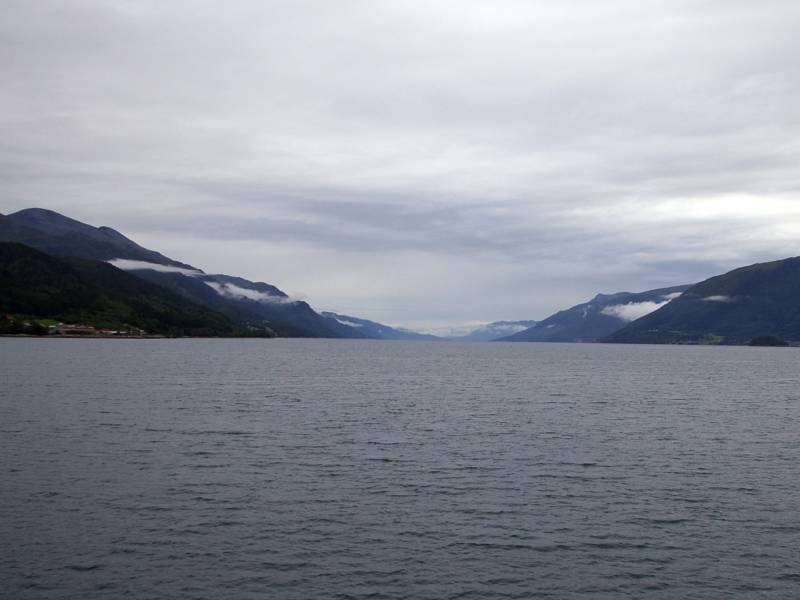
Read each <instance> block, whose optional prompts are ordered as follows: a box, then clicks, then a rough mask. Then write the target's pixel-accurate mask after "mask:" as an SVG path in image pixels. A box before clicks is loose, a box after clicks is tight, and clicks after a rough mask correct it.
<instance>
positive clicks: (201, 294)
mask: <svg viewBox="0 0 800 600" xmlns="http://www.w3.org/2000/svg"><path fill="white" fill-rule="evenodd" d="M128 269H129V270H130V272H131V273H135V274H136V275H138V276H139V277H141V278H142V279H146V280H147V281H150V282H151V283H155V284H157V285H160V286H162V287H165V288H167V289H169V290H172V291H173V292H175V293H178V294H181V295H182V296H184V297H185V298H187V299H189V300H191V301H192V302H196V303H198V304H202V305H203V306H208V307H210V308H213V309H215V310H219V311H220V312H222V313H224V314H225V315H227V316H228V317H229V318H231V319H233V320H234V321H238V322H242V323H248V324H253V325H256V324H262V325H267V326H268V327H269V328H270V329H272V330H273V331H275V332H276V333H277V334H278V335H279V336H281V337H324V338H350V339H360V338H364V337H366V336H364V335H363V334H362V333H361V332H360V331H358V330H357V329H355V328H353V327H348V326H347V325H343V324H341V323H339V322H337V321H335V320H332V319H328V318H326V317H324V316H322V315H320V314H319V313H317V312H316V311H314V309H313V308H311V306H309V305H308V304H307V303H306V302H303V301H300V300H293V299H292V298H290V297H289V296H288V295H287V294H285V293H284V292H282V291H281V290H279V289H278V288H277V287H275V286H273V285H270V284H268V283H261V282H253V281H249V280H247V279H243V278H241V277H232V276H230V275H207V274H205V273H197V274H185V273H178V272H163V271H158V270H155V269H152V268H147V267H146V266H140V265H135V266H133V267H128Z"/></svg>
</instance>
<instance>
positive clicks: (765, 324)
mask: <svg viewBox="0 0 800 600" xmlns="http://www.w3.org/2000/svg"><path fill="white" fill-rule="evenodd" d="M754 339H755V342H760V340H765V339H772V340H773V343H772V344H771V345H776V344H777V343H778V342H779V341H780V340H785V341H791V342H796V343H797V342H800V257H795V258H787V259H784V260H778V261H775V262H769V263H759V264H755V265H750V266H748V267H742V268H740V269H736V270H734V271H730V272H729V273H725V274H724V275H718V276H717V277H712V278H711V279H707V280H706V281H703V282H702V283H698V284H697V285H695V286H692V287H691V288H689V289H688V290H686V292H684V294H683V295H682V296H681V297H680V298H678V299H676V300H674V301H673V302H670V303H669V304H667V305H666V306H664V307H662V308H660V309H659V310H657V311H655V312H653V313H651V314H648V315H647V316H644V317H642V318H641V319H638V320H637V321H634V322H633V323H631V324H630V325H628V326H627V327H625V328H623V329H621V330H619V331H617V332H615V333H614V334H613V335H610V336H609V337H608V338H607V340H606V341H609V342H619V343H647V344H676V343H679V344H680V343H682V344H699V343H718V344H747V343H749V342H751V341H752V340H754Z"/></svg>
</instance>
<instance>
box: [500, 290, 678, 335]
mask: <svg viewBox="0 0 800 600" xmlns="http://www.w3.org/2000/svg"><path fill="white" fill-rule="evenodd" d="M689 287H690V286H688V285H679V286H674V287H668V288H661V289H657V290H650V291H647V292H639V293H632V292H619V293H616V294H598V295H597V296H595V297H594V298H593V299H592V300H590V301H589V302H586V303H584V304H578V305H576V306H573V307H572V308H569V309H567V310H562V311H559V312H557V313H556V314H554V315H552V316H550V317H548V318H546V319H544V320H543V321H540V322H538V323H537V324H536V325H535V326H534V327H531V328H530V329H526V330H524V331H520V332H519V333H515V334H514V335H511V336H508V337H505V338H501V341H507V342H596V341H598V340H602V339H604V338H606V337H608V336H609V335H611V334H612V333H614V332H616V331H618V330H620V329H622V328H623V327H625V326H626V325H627V324H628V323H630V322H631V321H634V320H636V319H638V318H639V317H641V316H643V315H645V314H647V313H649V312H652V311H654V310H657V309H658V308H659V307H661V306H664V305H667V304H668V303H669V302H671V301H674V299H675V298H677V297H678V296H680V295H681V293H683V292H684V291H685V290H687V289H688V288H689Z"/></svg>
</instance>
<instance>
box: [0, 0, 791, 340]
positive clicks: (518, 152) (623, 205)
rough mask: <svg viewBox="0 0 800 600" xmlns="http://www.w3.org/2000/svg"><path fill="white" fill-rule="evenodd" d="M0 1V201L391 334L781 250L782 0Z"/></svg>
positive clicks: (787, 32) (636, 285) (787, 29)
mask: <svg viewBox="0 0 800 600" xmlns="http://www.w3.org/2000/svg"><path fill="white" fill-rule="evenodd" d="M3 16H4V18H3V19H2V20H1V21H0V66H1V68H2V69H3V73H4V80H5V81H7V82H12V84H9V85H7V86H5V87H4V89H3V92H2V94H0V117H1V118H0V136H2V139H3V144H2V147H0V174H2V177H3V197H2V199H1V200H0V212H2V213H10V212H13V211H15V210H18V209H22V208H26V207H29V206H45V207H49V208H52V209H55V210H59V211H61V212H63V213H66V214H69V215H72V216H74V217H75V218H78V219H80V220H84V221H86V222H90V223H103V224H107V225H109V226H111V227H113V228H115V229H117V230H119V231H122V232H124V233H125V234H126V235H128V236H130V237H132V238H134V239H136V240H137V241H139V242H140V243H141V244H143V245H145V246H146V247H151V248H159V249H160V251H162V252H165V253H167V254H168V255H169V256H173V257H175V259H176V260H178V261H182V262H185V263H188V264H198V265H203V268H204V269H206V270H208V271H209V272H217V273H237V274H241V275H242V276H245V277H247V278H248V279H251V280H254V281H274V282H278V283H280V285H281V286H282V288H286V289H287V290H288V291H289V292H291V294H293V295H294V296H308V297H311V298H314V299H315V300H316V302H317V303H319V305H320V306H325V307H326V308H330V309H332V310H335V311H336V312H337V313H347V314H358V315H363V316H365V317H369V318H372V319H375V320H377V321H380V322H384V323H387V322H388V323H404V324H406V325H409V326H413V327H415V328H443V327H451V326H455V325H458V324H460V323H474V322H485V321H486V320H489V319H499V318H504V319H532V318H533V319H537V318H543V317H545V316H546V315H548V314H551V313H552V312H553V311H555V310H557V309H558V308H560V307H563V306H570V305H572V304H575V303H576V302H579V301H581V300H583V299H585V298H588V297H592V296H593V295H594V294H595V293H597V292H598V291H605V292H611V291H613V290H622V289H626V290H641V289H656V288H661V287H667V286H670V285H674V284H676V283H680V282H686V281H700V280H702V279H704V278H706V277H708V276H710V275H715V274H718V273H721V272H724V271H726V270H728V269H730V268H732V267H734V266H739V265H742V264H749V263H752V262H757V261H764V260H770V259H775V258H782V257H785V256H790V255H793V254H797V240H798V239H800V180H799V179H798V177H797V164H798V157H800V119H798V118H797V101H796V98H797V97H798V95H800V71H798V69H797V64H798V63H799V62H800V45H798V44H797V26H796V25H797V23H798V21H799V20H800V3H797V2H794V1H791V0H767V1H766V2H758V3H756V2H743V1H738V0H708V1H704V2H683V1H678V2H666V1H657V2H648V3H642V2H639V1H637V0H608V1H606V2H597V1H595V0H577V1H575V2H569V3H557V2H547V1H545V0H538V1H537V0H533V1H526V2H523V1H517V0H509V1H508V2H501V3H491V2H485V1H478V0H458V1H456V0H442V1H439V2H421V1H417V0H411V1H408V2H355V1H349V0H344V1H342V2H336V3H331V2H327V1H322V0H316V1H315V0H309V1H306V0H301V1H299V2H284V3H275V2H261V1H258V0H238V1H237V2H233V3H228V4H225V5H223V4H221V3H218V2H211V1H210V0H196V1H194V0H193V1H192V2H187V1H177V2H157V1H155V0H141V1H139V2H127V1H122V0H89V1H87V2H59V1H57V0H39V1H36V2H30V1H28V0H9V1H8V2H5V3H4V6H3ZM621 310H623V309H621ZM631 310H632V309H630V308H628V309H624V311H623V312H625V311H628V312H630V311H631Z"/></svg>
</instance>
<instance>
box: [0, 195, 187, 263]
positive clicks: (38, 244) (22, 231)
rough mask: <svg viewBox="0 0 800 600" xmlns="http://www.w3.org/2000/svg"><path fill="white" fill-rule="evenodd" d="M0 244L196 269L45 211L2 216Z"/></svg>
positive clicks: (108, 232)
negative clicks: (21, 245)
mask: <svg viewBox="0 0 800 600" xmlns="http://www.w3.org/2000/svg"><path fill="white" fill-rule="evenodd" d="M0 241H2V242H19V243H21V244H25V245H26V246H30V247H31V248H36V249H37V250H41V251H42V252H44V253H46V254H52V255H54V256H74V257H78V258H85V259H88V260H101V261H108V260H113V259H117V258H123V259H129V260H138V261H143V262H148V263H155V264H160V265H169V266H173V267H178V268H186V269H193V267H191V266H189V265H186V264H183V263H179V262H177V261H174V260H172V259H170V258H167V257H166V256H164V255H163V254H159V253H158V252H154V251H153V250H147V249H146V248H142V247H141V246H139V245H138V244H137V243H135V242H133V241H132V240H129V239H128V238H126V237H125V236H124V235H122V234H121V233H119V232H118V231H115V230H113V229H111V228H110V227H93V226H91V225H87V224H86V223H81V222H80V221H76V220H75V219H70V218H69V217H65V216H64V215H62V214H59V213H57V212H54V211H52V210H46V209H43V208H27V209H25V210H21V211H19V212H16V213H13V214H11V215H0Z"/></svg>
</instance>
